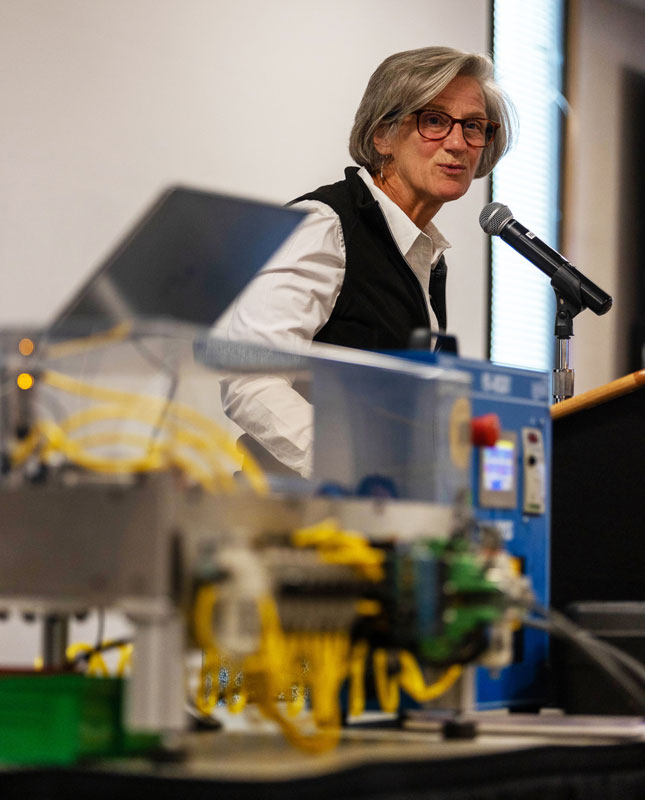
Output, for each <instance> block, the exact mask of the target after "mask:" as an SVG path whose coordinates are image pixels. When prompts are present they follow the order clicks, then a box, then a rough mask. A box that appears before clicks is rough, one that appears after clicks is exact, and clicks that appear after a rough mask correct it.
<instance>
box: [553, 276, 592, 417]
mask: <svg viewBox="0 0 645 800" xmlns="http://www.w3.org/2000/svg"><path fill="white" fill-rule="evenodd" d="M551 286H553V291H554V292H555V301H556V311H555V337H556V339H557V343H558V363H557V366H556V367H555V369H554V370H553V402H554V403H561V402H562V401H563V400H566V399H567V398H569V397H573V384H574V379H575V373H574V370H573V369H571V367H570V366H569V340H570V339H571V337H572V336H573V318H574V317H575V316H576V315H578V314H579V313H580V312H581V311H582V310H583V309H585V308H586V305H585V303H584V301H583V299H582V292H581V290H580V281H579V279H578V278H576V276H575V275H573V274H572V273H571V272H570V271H569V270H567V269H564V268H563V267H559V268H558V269H557V270H556V271H555V272H554V273H553V276H552V277H551Z"/></svg>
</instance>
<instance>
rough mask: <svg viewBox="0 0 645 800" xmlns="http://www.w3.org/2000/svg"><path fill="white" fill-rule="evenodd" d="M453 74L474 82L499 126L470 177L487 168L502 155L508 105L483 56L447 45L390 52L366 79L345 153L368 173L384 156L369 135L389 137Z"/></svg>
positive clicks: (511, 122) (511, 118) (511, 119)
mask: <svg viewBox="0 0 645 800" xmlns="http://www.w3.org/2000/svg"><path fill="white" fill-rule="evenodd" d="M458 75H465V76H468V77H471V78H474V79H475V80H476V81H477V82H478V83H479V85H480V87H481V90H482V93H483V95H484V102H485V105H486V114H487V116H488V118H489V119H492V120H495V121H496V122H499V123H501V127H500V129H499V130H498V131H497V133H496V135H495V138H494V139H493V142H492V143H491V144H490V145H489V146H488V147H485V148H484V149H483V152H482V158H481V161H480V162H479V166H478V168H477V172H476V173H475V177H476V178H481V177H483V176H484V175H488V173H489V172H490V171H491V170H492V169H493V167H494V166H495V164H497V162H498V161H499V160H500V158H501V157H502V156H503V155H504V154H505V153H506V152H507V151H508V149H509V148H510V146H511V142H512V138H513V128H514V127H515V125H516V120H517V116H516V113H515V109H514V107H513V104H512V103H511V101H510V100H509V99H508V98H507V97H506V95H505V94H504V92H503V91H502V89H501V88H500V87H499V86H498V85H497V84H496V83H495V80H494V71H493V62H492V61H491V60H490V58H489V57H488V56H486V55H481V54H479V53H464V52H462V51H461V50H454V49H453V48H451V47H423V48H421V49H419V50H407V51H405V52H403V53H395V54H394V55H392V56H389V58H386V59H385V61H384V62H383V63H382V64H381V65H380V66H379V67H377V69H376V71H375V72H374V74H373V75H372V77H371V78H370V79H369V83H368V84H367V88H366V89H365V94H364V95H363V99H362V100H361V103H360V105H359V107H358V111H357V112H356V118H355V119H354V126H353V128H352V132H351V135H350V138H349V153H350V155H351V157H352V158H353V159H354V161H355V162H356V163H357V164H360V165H361V166H363V167H367V169H368V170H369V171H370V172H372V173H374V172H378V170H379V169H380V168H381V167H382V166H383V163H384V157H383V156H382V155H381V153H379V152H378V150H377V149H376V147H375V146H374V135H375V134H376V133H377V132H378V133H380V134H381V135H384V136H386V137H387V136H389V135H391V134H393V133H395V132H396V130H398V128H399V126H400V125H401V122H402V121H403V119H404V118H405V117H406V116H407V115H408V114H411V113H412V112H413V111H417V110H418V109H420V108H423V106H424V105H427V104H428V103H429V102H430V101H431V100H433V99H434V98H435V97H436V96H437V95H438V94H440V93H441V92H442V91H443V90H444V89H445V88H446V86H447V85H448V84H449V83H450V82H451V81H452V80H453V79H454V78H456V77H457V76H458Z"/></svg>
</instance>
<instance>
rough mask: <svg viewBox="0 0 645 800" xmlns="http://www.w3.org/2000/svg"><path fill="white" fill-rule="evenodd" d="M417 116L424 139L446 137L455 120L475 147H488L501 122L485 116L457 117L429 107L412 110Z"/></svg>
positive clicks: (418, 126) (418, 127)
mask: <svg viewBox="0 0 645 800" xmlns="http://www.w3.org/2000/svg"><path fill="white" fill-rule="evenodd" d="M412 113H413V114H414V115H415V116H416V118H417V130H418V131H419V133H420V135H421V136H423V138H424V139H432V140H437V139H445V138H446V137H447V136H450V132H451V131H452V129H453V128H454V127H455V122H458V123H459V124H460V125H461V130H462V131H463V134H464V139H465V140H466V141H467V142H468V144H470V145H472V146H473V147H488V145H489V144H490V143H491V142H492V141H493V139H494V138H495V133H496V132H497V129H498V128H500V127H501V125H500V123H499V122H493V120H492V119H485V118H484V117H470V118H469V119H457V117H451V116H450V114H446V113H444V112H443V111H429V110H428V109H427V108H423V109H421V111H413V112H412Z"/></svg>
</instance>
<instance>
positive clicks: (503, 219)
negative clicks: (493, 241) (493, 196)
mask: <svg viewBox="0 0 645 800" xmlns="http://www.w3.org/2000/svg"><path fill="white" fill-rule="evenodd" d="M512 219H513V212H512V211H511V209H510V208H509V207H508V206H505V205H503V204H502V203H489V204H488V205H487V206H484V208H483V209H482V213H481V214H480V215H479V224H480V225H481V226H482V228H483V229H484V231H485V232H486V233H488V234H489V235H490V236H498V235H499V232H500V231H501V230H502V228H503V227H504V225H506V223H507V222H509V221H510V220H512Z"/></svg>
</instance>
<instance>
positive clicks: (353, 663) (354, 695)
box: [348, 642, 368, 717]
mask: <svg viewBox="0 0 645 800" xmlns="http://www.w3.org/2000/svg"><path fill="white" fill-rule="evenodd" d="M367 652H368V645H367V642H357V643H356V644H355V645H354V646H353V648H352V651H351V655H350V660H349V709H348V710H349V715H350V716H351V717H358V716H359V715H360V714H362V713H363V711H365V662H366V660H367Z"/></svg>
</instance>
